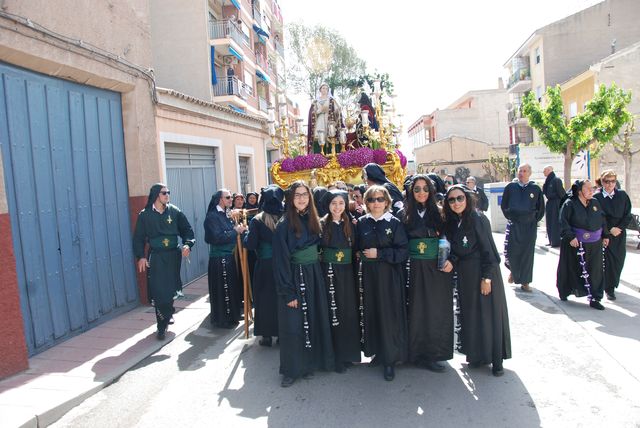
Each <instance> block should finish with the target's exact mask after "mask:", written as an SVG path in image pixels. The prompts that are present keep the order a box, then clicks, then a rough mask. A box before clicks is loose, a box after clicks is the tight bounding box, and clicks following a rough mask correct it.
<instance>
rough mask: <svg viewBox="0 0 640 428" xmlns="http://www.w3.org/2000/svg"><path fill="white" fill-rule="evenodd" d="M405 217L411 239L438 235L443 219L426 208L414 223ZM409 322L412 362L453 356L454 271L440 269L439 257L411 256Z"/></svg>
mask: <svg viewBox="0 0 640 428" xmlns="http://www.w3.org/2000/svg"><path fill="white" fill-rule="evenodd" d="M398 216H399V217H400V218H401V219H402V222H403V225H404V228H405V232H406V234H407V237H408V239H418V238H438V234H439V233H442V221H438V220H437V219H436V221H434V219H431V218H430V217H429V213H427V212H425V214H424V217H420V215H419V214H418V213H417V212H415V213H414V215H413V220H412V221H411V224H407V223H406V218H405V211H404V210H402V211H400V213H399V214H398ZM406 269H407V271H408V278H409V280H408V309H407V311H408V317H407V318H408V323H409V360H410V361H412V362H425V361H426V362H433V361H445V360H450V359H451V358H453V287H452V274H451V273H445V272H442V271H440V270H438V260H437V259H435V260H421V259H411V258H410V259H409V260H408V263H407V265H406Z"/></svg>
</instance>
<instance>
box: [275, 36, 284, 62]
mask: <svg viewBox="0 0 640 428" xmlns="http://www.w3.org/2000/svg"><path fill="white" fill-rule="evenodd" d="M273 46H274V47H275V49H276V52H278V53H279V54H280V56H281V57H282V58H284V46H282V44H281V43H280V42H279V41H278V40H276V39H273Z"/></svg>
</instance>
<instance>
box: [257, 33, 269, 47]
mask: <svg viewBox="0 0 640 428" xmlns="http://www.w3.org/2000/svg"><path fill="white" fill-rule="evenodd" d="M258 40H259V41H260V43H262V44H263V45H266V44H267V39H265V38H264V37H262V36H261V35H260V34H258Z"/></svg>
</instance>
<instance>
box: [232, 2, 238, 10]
mask: <svg viewBox="0 0 640 428" xmlns="http://www.w3.org/2000/svg"><path fill="white" fill-rule="evenodd" d="M231 4H233V5H234V6H235V7H236V9H238V10H240V2H239V1H238V0H231Z"/></svg>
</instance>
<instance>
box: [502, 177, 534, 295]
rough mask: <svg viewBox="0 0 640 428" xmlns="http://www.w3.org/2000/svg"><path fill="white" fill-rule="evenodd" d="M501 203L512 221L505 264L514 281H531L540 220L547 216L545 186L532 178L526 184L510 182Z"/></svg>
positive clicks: (522, 282) (525, 282)
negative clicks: (543, 194) (543, 190)
mask: <svg viewBox="0 0 640 428" xmlns="http://www.w3.org/2000/svg"><path fill="white" fill-rule="evenodd" d="M500 207H501V208H502V213H503V214H504V216H505V217H506V218H507V220H509V223H510V224H509V226H508V227H509V238H508V239H509V241H508V245H507V248H506V249H507V256H506V257H505V266H507V268H509V270H511V275H512V278H513V282H515V283H516V284H529V283H530V282H531V281H532V280H533V256H534V253H535V247H536V237H537V234H538V232H537V229H538V222H539V221H540V220H541V219H542V216H544V198H543V196H542V190H541V189H540V186H538V185H537V184H535V183H534V182H533V181H530V182H529V183H527V184H526V186H520V184H519V183H518V182H517V181H514V182H511V183H509V184H507V186H506V187H505V188H504V194H503V195H502V203H501V204H500Z"/></svg>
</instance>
